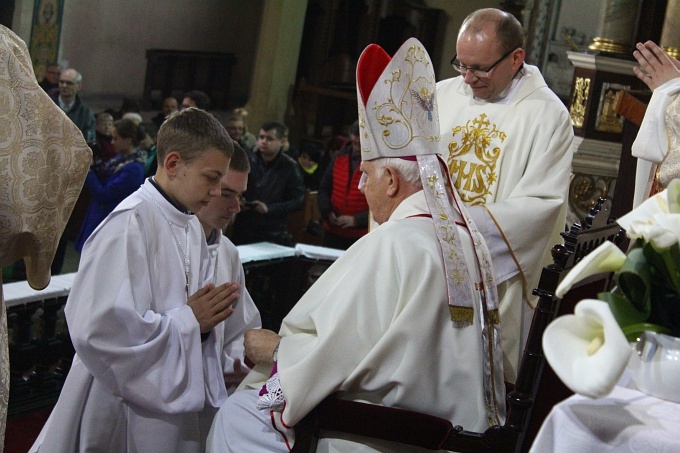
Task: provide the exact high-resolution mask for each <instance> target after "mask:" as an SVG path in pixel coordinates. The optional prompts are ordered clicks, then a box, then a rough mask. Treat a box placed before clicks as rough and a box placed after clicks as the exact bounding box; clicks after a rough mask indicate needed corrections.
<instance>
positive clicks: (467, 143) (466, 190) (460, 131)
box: [447, 113, 506, 205]
mask: <svg viewBox="0 0 680 453" xmlns="http://www.w3.org/2000/svg"><path fill="white" fill-rule="evenodd" d="M452 132H453V136H454V137H456V138H457V137H460V141H452V142H451V143H449V157H448V162H447V165H448V167H449V171H450V172H451V174H452V175H455V176H456V178H455V183H454V185H455V186H456V189H458V193H459V194H460V197H461V199H462V200H463V201H464V202H465V203H468V204H470V205H483V204H484V203H485V202H486V197H487V196H488V195H490V194H491V192H492V188H493V187H494V184H495V183H496V181H497V179H498V177H497V175H496V165H497V163H498V159H499V157H500V155H501V148H500V147H499V146H495V142H494V140H498V141H500V142H501V143H502V142H503V141H505V138H506V134H505V132H502V131H499V130H498V129H497V127H496V125H495V124H491V122H490V121H489V119H488V118H487V116H486V114H484V113H482V114H481V115H480V116H479V117H478V118H474V119H472V120H469V121H468V122H467V123H465V125H464V126H456V127H454V128H453V130H452ZM463 157H465V159H463Z"/></svg>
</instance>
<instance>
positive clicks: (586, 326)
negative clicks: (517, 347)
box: [543, 299, 632, 398]
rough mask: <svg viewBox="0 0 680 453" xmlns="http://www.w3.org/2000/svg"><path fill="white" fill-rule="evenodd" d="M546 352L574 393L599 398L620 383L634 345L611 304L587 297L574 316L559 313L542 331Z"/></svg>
mask: <svg viewBox="0 0 680 453" xmlns="http://www.w3.org/2000/svg"><path fill="white" fill-rule="evenodd" d="M543 352H544V354H545V358H546V359H547V360H548V363H549V364H550V366H551V367H552V368H553V370H555V373H556V374H557V376H558V377H559V378H560V379H561V380H562V382H564V384H565V385H566V386H567V387H569V388H570V389H571V390H572V391H573V392H575V393H578V394H580V395H584V396H589V397H592V398H599V397H602V396H605V395H607V394H609V393H610V392H611V391H612V389H613V388H614V386H615V385H616V383H617V382H618V380H619V378H620V377H621V374H622V373H623V370H624V369H625V368H626V364H627V363H628V360H629V359H630V355H631V352H632V348H631V347H630V345H629V343H628V341H627V340H626V337H625V336H624V334H623V332H622V331H621V329H620V328H619V325H618V324H617V323H616V320H615V319H614V316H613V315H612V312H611V310H610V309H609V305H607V303H606V302H602V301H600V300H596V299H584V300H582V301H581V302H579V303H578V304H577V305H576V307H575V309H574V314H573V315H565V316H560V317H559V318H557V319H555V320H554V321H553V322H552V323H550V325H549V326H548V327H547V329H546V330H545V333H544V334H543Z"/></svg>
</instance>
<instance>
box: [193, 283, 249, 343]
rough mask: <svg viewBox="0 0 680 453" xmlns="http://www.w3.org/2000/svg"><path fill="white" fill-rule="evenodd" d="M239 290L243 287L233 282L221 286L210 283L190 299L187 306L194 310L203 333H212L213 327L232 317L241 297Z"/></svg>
mask: <svg viewBox="0 0 680 453" xmlns="http://www.w3.org/2000/svg"><path fill="white" fill-rule="evenodd" d="M239 289H241V287H240V286H239V285H238V284H236V283H233V282H227V283H224V284H222V285H220V286H215V285H213V284H212V283H209V284H207V285H206V286H204V287H203V288H201V289H199V290H198V291H196V292H195V293H194V294H192V295H191V297H189V300H188V302H187V305H189V307H191V309H192V310H193V312H194V316H196V321H198V325H199V326H200V328H201V333H206V332H210V330H211V329H212V328H213V327H215V326H216V325H217V324H219V323H221V322H222V321H224V320H225V319H227V318H228V317H229V316H231V314H232V313H233V312H234V308H233V307H232V304H234V303H235V302H236V301H237V300H238V298H239V296H240V294H239V293H238V290H239Z"/></svg>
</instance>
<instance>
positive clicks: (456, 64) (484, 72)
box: [451, 47, 517, 79]
mask: <svg viewBox="0 0 680 453" xmlns="http://www.w3.org/2000/svg"><path fill="white" fill-rule="evenodd" d="M515 50H517V47H515V48H513V49H511V50H510V51H508V52H506V53H504V54H503V56H502V57H500V58H499V59H498V61H497V62H495V63H494V64H492V65H491V66H490V67H489V68H488V69H479V68H468V67H467V66H463V65H462V64H460V61H458V58H457V57H458V55H457V54H456V55H454V56H453V58H452V59H451V66H453V69H455V70H456V71H458V72H460V73H461V74H463V75H465V73H466V72H468V71H470V72H472V75H473V76H475V77H477V78H478V79H483V78H487V77H489V73H490V72H491V70H492V69H493V68H495V67H496V66H498V64H499V63H500V62H501V61H503V60H505V59H506V58H507V57H508V56H509V55H510V54H512V53H513V52H514V51H515Z"/></svg>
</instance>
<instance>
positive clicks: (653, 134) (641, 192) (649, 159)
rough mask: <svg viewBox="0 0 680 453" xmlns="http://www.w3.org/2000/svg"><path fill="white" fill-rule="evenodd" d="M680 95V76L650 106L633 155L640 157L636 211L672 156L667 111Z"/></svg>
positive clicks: (659, 91) (660, 88)
mask: <svg viewBox="0 0 680 453" xmlns="http://www.w3.org/2000/svg"><path fill="white" fill-rule="evenodd" d="M678 93H680V77H678V78H675V79H671V80H669V81H668V82H666V83H664V84H663V85H660V86H658V87H657V88H656V89H655V90H654V92H653V93H652V98H651V99H650V100H649V105H647V110H646V111H645V116H644V117H643V118H642V124H640V130H639V131H638V133H637V137H636V138H635V141H634V142H633V146H632V149H631V154H632V155H633V156H634V157H637V158H638V161H637V168H636V171H635V194H634V196H633V208H636V207H637V206H639V205H640V204H641V203H642V202H643V201H645V199H647V197H649V195H650V192H651V190H652V183H653V181H654V175H655V174H656V170H657V168H658V166H659V164H661V162H663V161H664V159H665V157H666V154H667V153H668V144H669V136H668V130H667V124H666V110H667V109H668V107H669V106H670V105H671V103H672V102H674V101H675V102H678V101H677V98H678Z"/></svg>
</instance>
